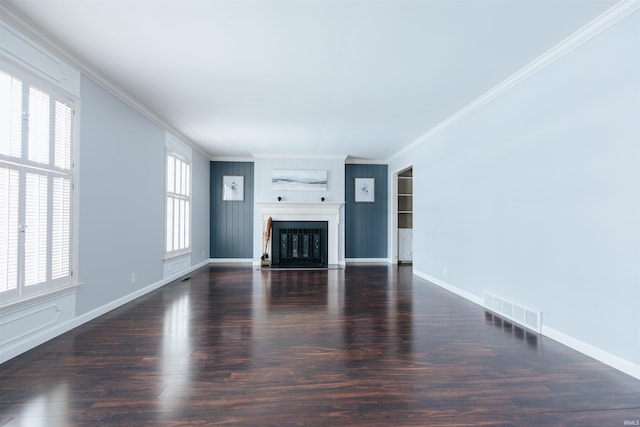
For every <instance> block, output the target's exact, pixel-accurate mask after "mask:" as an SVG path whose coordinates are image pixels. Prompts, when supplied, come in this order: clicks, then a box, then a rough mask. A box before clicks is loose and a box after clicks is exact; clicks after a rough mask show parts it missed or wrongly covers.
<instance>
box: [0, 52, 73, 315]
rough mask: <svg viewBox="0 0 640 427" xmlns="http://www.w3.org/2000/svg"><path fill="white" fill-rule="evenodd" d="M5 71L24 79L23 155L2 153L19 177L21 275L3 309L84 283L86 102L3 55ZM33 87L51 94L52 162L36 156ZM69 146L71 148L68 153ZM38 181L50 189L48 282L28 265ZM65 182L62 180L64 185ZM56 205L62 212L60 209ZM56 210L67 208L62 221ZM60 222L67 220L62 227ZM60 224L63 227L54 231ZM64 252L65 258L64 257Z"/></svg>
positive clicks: (1, 293) (4, 293)
mask: <svg viewBox="0 0 640 427" xmlns="http://www.w3.org/2000/svg"><path fill="white" fill-rule="evenodd" d="M0 71H2V72H3V73H4V74H7V75H9V76H10V77H12V78H15V79H17V80H19V81H20V82H21V89H20V90H21V98H20V100H21V108H20V118H19V119H20V121H21V124H20V129H21V135H20V156H19V157H17V156H16V155H14V153H13V152H11V153H9V154H2V153H0V168H1V169H3V170H5V169H6V170H8V171H16V172H17V176H18V178H17V181H18V194H17V203H18V214H17V216H18V220H17V221H18V228H19V231H18V232H17V234H16V236H17V237H16V238H17V241H18V243H17V261H16V262H17V278H16V286H15V288H12V287H10V283H9V282H8V281H7V289H6V290H0V307H4V306H9V305H14V304H19V303H21V302H24V301H29V300H32V299H34V298H39V297H42V296H46V295H50V294H52V293H56V292H59V291H61V290H65V289H68V288H69V287H74V286H76V285H77V284H78V283H77V278H76V275H75V270H76V267H77V226H78V211H77V198H78V194H77V185H76V182H77V168H76V163H77V161H76V155H77V151H78V150H77V146H78V129H79V127H78V123H79V105H80V101H79V98H78V97H76V96H73V95H71V94H70V93H68V92H66V91H65V90H63V89H62V88H61V87H59V86H57V85H55V84H52V83H51V82H48V81H47V80H46V79H44V78H42V77H39V76H38V75H36V74H34V73H33V72H30V71H29V70H27V69H25V68H23V67H20V66H18V65H16V64H14V63H13V62H11V61H9V60H7V59H6V58H3V57H1V56H0ZM33 90H35V91H39V92H41V93H42V94H44V95H46V97H47V98H48V101H47V102H48V134H47V135H46V136H45V137H44V138H45V139H46V140H47V141H48V142H47V147H46V149H47V150H48V155H47V157H48V158H47V159H46V161H43V158H40V159H33V156H32V158H30V152H29V149H30V148H31V145H30V142H31V140H30V136H31V135H30V133H29V132H30V126H29V120H30V119H31V117H30V114H31V110H30V102H31V99H30V96H32V94H33V92H32V91H33ZM58 107H61V110H60V111H62V112H63V113H64V114H62V112H60V114H61V115H59V110H58ZM59 119H62V120H59ZM62 121H64V122H65V125H64V126H63V127H58V125H59V124H60V122H62ZM60 131H62V133H63V134H64V136H63V138H64V139H65V141H66V140H67V139H68V147H65V148H64V152H63V153H62V154H61V153H60V152H59V151H58V150H59V148H60V147H59V146H57V144H58V135H59V132H60ZM66 132H68V134H67V133H66ZM62 145H63V146H64V145H66V143H65V142H62ZM67 149H68V151H66V150H67ZM60 156H62V157H60ZM38 160H40V161H38ZM43 177H44V180H43ZM32 179H35V180H36V181H38V180H43V181H44V183H45V184H44V187H46V188H45V192H44V195H43V197H42V198H41V201H42V200H46V203H45V205H46V208H45V209H44V211H46V215H45V218H44V221H45V228H44V230H42V232H43V233H44V237H41V239H44V241H45V242H46V244H45V246H46V247H45V249H44V258H43V259H44V263H45V267H44V280H38V281H36V282H35V283H34V284H28V283H27V277H26V276H27V274H26V272H27V271H28V269H29V267H27V266H26V260H27V253H26V250H27V249H26V246H27V243H26V242H27V239H28V237H27V235H26V233H28V232H29V227H28V225H29V224H26V216H27V212H26V205H27V204H28V201H27V199H28V198H29V197H30V194H29V193H28V192H27V186H28V181H29V180H32ZM59 184H62V187H60V185H59ZM60 188H61V189H62V190H61V191H62V193H58V194H62V197H61V198H59V199H58V198H56V197H54V192H57V189H60ZM66 197H68V198H66ZM60 202H62V204H60ZM56 208H58V209H60V210H59V211H56ZM56 212H58V213H59V212H62V220H60V217H59V216H57V215H58V213H56ZM39 215H41V213H40V214H39ZM60 224H62V226H61V227H60ZM25 225H26V227H25ZM56 225H57V226H58V229H57V230H54V227H55V226H56ZM7 232H8V233H11V230H10V229H9V228H8V229H7ZM9 236H10V235H9ZM8 238H10V237H8ZM58 239H61V241H62V244H63V245H65V246H67V248H64V247H63V248H62V249H60V247H59V244H60V240H58ZM54 240H56V241H57V243H56V241H54ZM41 241H42V240H41ZM56 246H58V250H56ZM37 250H38V251H42V248H41V247H40V243H38V245H37ZM60 254H62V256H61V258H58V257H59V256H60ZM8 256H9V254H7V260H6V262H9V261H10V259H9V258H8ZM56 261H58V262H61V263H62V267H61V268H62V271H63V272H64V274H62V275H60V270H57V269H58V267H59V265H54V263H56Z"/></svg>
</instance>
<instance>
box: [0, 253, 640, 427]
mask: <svg viewBox="0 0 640 427" xmlns="http://www.w3.org/2000/svg"><path fill="white" fill-rule="evenodd" d="M611 327H615V325H611ZM637 420H640V381H638V380H637V379H634V378H632V377H629V376H627V375H625V374H623V373H620V372H618V371H616V370H614V369H612V368H609V367H607V366H605V365H603V364H601V363H599V362H596V361H594V360H592V359H590V358H588V357H586V356H584V355H581V354H579V353H577V352H575V351H573V350H570V349H568V348H566V347H564V346H562V345H560V344H558V343H556V342H554V341H552V340H549V339H546V338H544V337H540V336H537V335H535V334H530V333H528V332H525V331H523V330H522V329H519V328H515V327H513V326H512V325H510V324H507V323H504V322H502V321H501V320H500V319H498V318H495V317H493V316H491V315H490V314H488V313H485V312H484V310H483V309H482V308H481V307H478V306H476V305H474V304H472V303H470V302H468V301H466V300H464V299H461V298H459V297H457V296H455V295H452V294H450V293H448V292H446V291H444V290H442V289H440V288H438V287H436V286H434V285H431V284H429V283H428V282H425V281H424V280H421V279H418V278H416V277H413V276H412V274H411V267H392V266H349V267H347V269H345V270H329V271H326V270H325V271H321V270H306V271H287V270H278V271H258V270H256V269H255V268H251V267H238V266H211V267H207V268H204V269H201V270H199V271H197V272H195V273H193V274H192V275H191V279H190V280H187V281H183V282H175V283H172V284H170V285H167V286H166V287H164V288H162V289H159V290H157V291H155V292H153V293H151V294H148V295H146V296H144V297H142V298H140V299H138V300H136V301H134V302H132V303H130V304H128V305H126V306H124V307H121V308H119V309H117V310H114V311H112V312H110V313H108V314H107V315H105V316H103V317H101V318H99V319H96V320H94V321H92V322H90V323H87V324H85V325H83V326H81V327H79V328H77V329H75V330H73V331H71V332H69V333H67V334H64V335H63V336H60V337H58V338H56V339H53V340H51V341H49V342H48V343H45V344H43V345H41V346H39V347H37V348H35V349H33V350H32V351H29V352H27V353H25V354H23V355H21V356H19V357H17V358H15V359H12V360H10V361H8V362H6V363H4V364H2V365H0V425H3V426H4V425H6V426H67V425H77V426H93V425H131V426H139V425H140V426H143V425H149V426H162V425H185V426H187V425H188V426H190V425H225V426H226V425H229V426H279V425H326V426H348V425H361V426H455V425H459V426H471V425H485V426H488V425H495V426H497V425H504V426H556V425H576V426H623V425H628V423H629V422H636V421H637Z"/></svg>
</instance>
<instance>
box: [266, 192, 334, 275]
mask: <svg viewBox="0 0 640 427" xmlns="http://www.w3.org/2000/svg"><path fill="white" fill-rule="evenodd" d="M255 206H256V208H257V209H256V214H257V219H258V223H259V224H260V227H259V228H258V232H259V234H260V238H259V239H258V243H259V244H258V245H254V251H253V252H254V253H253V264H254V265H260V257H261V256H262V252H263V250H264V243H265V242H264V232H265V228H266V223H267V220H268V219H269V217H271V219H272V221H326V222H327V225H328V230H327V237H328V242H327V245H328V247H327V252H328V261H329V266H332V265H333V266H344V265H345V259H344V221H343V219H344V209H343V206H344V202H311V201H292V202H288V201H281V202H256V203H255ZM268 251H269V256H271V252H270V251H271V243H269V246H268Z"/></svg>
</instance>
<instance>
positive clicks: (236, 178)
mask: <svg viewBox="0 0 640 427" xmlns="http://www.w3.org/2000/svg"><path fill="white" fill-rule="evenodd" d="M222 200H223V201H225V202H236V201H240V202H241V201H244V176H241V175H224V176H223V177H222Z"/></svg>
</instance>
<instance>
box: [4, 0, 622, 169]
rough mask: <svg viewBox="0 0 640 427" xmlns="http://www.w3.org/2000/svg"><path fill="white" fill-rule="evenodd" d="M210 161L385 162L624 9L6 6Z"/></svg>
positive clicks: (235, 3) (589, 3)
mask: <svg viewBox="0 0 640 427" xmlns="http://www.w3.org/2000/svg"><path fill="white" fill-rule="evenodd" d="M1 1H3V2H5V3H6V4H9V7H10V8H11V9H13V10H15V11H17V12H19V14H20V15H23V16H24V17H26V18H27V20H28V21H32V22H33V23H35V24H36V25H37V27H39V28H40V29H42V30H43V31H44V32H45V33H47V34H49V35H50V36H51V37H52V39H53V40H55V41H56V43H57V44H58V45H59V46H62V47H63V48H64V49H66V50H67V51H68V52H70V53H71V54H72V55H74V56H75V57H77V58H79V59H80V60H81V61H82V62H83V63H85V64H87V65H88V66H89V67H91V68H92V69H93V70H95V71H97V72H98V73H99V74H100V75H102V76H106V77H107V78H108V79H109V80H110V81H111V82H113V83H115V85H117V86H119V87H120V88H122V89H123V90H124V91H125V92H127V93H128V94H130V95H131V97H132V98H134V99H136V100H138V101H139V102H140V103H142V104H143V105H144V106H146V108H147V109H149V110H150V111H152V112H153V113H154V114H155V115H156V116H157V117H159V118H161V119H162V120H163V121H164V122H165V123H167V124H168V125H170V126H172V127H173V128H175V129H176V130H178V131H179V132H181V133H182V134H183V135H185V136H186V137H188V138H190V139H191V141H192V142H194V143H195V144H197V145H199V146H200V147H201V148H202V149H203V150H205V151H206V152H207V153H209V155H211V156H215V157H224V156H230V157H248V156H251V155H252V154H277V155H291V154H300V153H305V154H311V155H319V156H321V155H326V156H329V155H350V156H352V157H355V158H362V159H371V160H385V159H388V158H389V157H391V156H392V155H393V154H394V153H396V152H397V151H399V150H400V149H401V148H402V147H404V146H406V145H408V144H410V143H411V142H412V141H414V140H416V139H417V138H419V137H420V136H421V135H422V134H424V133H426V132H427V131H428V130H429V129H431V128H433V127H434V126H435V125H437V124H438V123H439V122H441V121H442V120H444V119H446V118H447V117H448V116H450V115H452V114H453V113H455V112H456V111H458V110H460V109H461V108H463V107H464V106H465V105H466V104H468V103H469V102H471V101H472V100H474V99H475V98H477V97H479V96H480V95H482V94H483V93H485V92H486V91H488V90H489V89H491V88H492V87H494V86H496V85H497V84H498V83H500V82H501V81H503V80H504V79H505V78H507V77H508V76H510V75H511V74H513V73H514V72H516V71H517V70H519V69H520V68H522V67H524V66H525V65H526V64H528V63H529V62H531V61H532V60H533V59H535V58H536V57H538V56H540V55H541V54H543V53H544V52H546V51H547V50H549V49H550V48H552V47H553V46H554V45H556V44H557V43H559V42H560V41H562V40H563V39H565V38H566V37H568V36H569V35H571V34H572V33H574V32H575V31H576V30H578V29H579V28H580V27H582V26H583V25H585V24H586V23H588V22H589V21H591V20H592V19H594V18H596V17H597V16H598V15H600V14H601V13H603V12H604V11H605V10H607V9H608V8H609V7H611V6H612V5H613V4H615V3H616V1H615V0H425V1H417V0H413V1H407V0H377V1H355V0H351V1H349V0H344V1H330V0H327V1H320V0H306V1H305V0H297V1H293V0H288V1H287V0H281V1H272V0H254V1H251V0H244V1H243V0H232V1H214V0H210V1H206V0H200V1H196V0H182V1H180V0H129V1H125V0H82V1H80V0H1Z"/></svg>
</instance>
